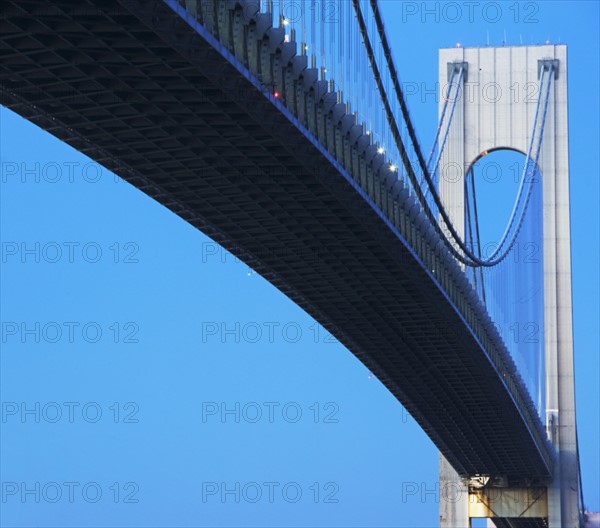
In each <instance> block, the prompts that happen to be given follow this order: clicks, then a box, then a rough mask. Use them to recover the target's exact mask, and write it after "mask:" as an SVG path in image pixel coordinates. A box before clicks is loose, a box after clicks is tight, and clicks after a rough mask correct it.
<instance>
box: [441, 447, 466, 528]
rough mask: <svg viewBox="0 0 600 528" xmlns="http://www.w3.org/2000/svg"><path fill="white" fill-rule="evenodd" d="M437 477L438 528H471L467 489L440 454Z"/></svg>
mask: <svg viewBox="0 0 600 528" xmlns="http://www.w3.org/2000/svg"><path fill="white" fill-rule="evenodd" d="M439 476H440V482H439V485H440V486H439V489H440V491H439V493H440V496H439V501H440V503H439V504H440V528H471V519H470V518H469V488H468V486H466V485H465V483H464V482H463V479H461V477H460V476H459V475H458V473H457V472H456V471H454V468H453V467H452V466H451V465H450V464H449V463H448V461H447V460H446V459H445V458H444V455H442V454H441V453H440V454H439Z"/></svg>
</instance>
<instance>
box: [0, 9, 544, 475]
mask: <svg viewBox="0 0 600 528" xmlns="http://www.w3.org/2000/svg"><path fill="white" fill-rule="evenodd" d="M123 4H127V6H128V8H126V7H124V6H123V5H121V3H119V2H116V1H112V0H102V1H97V2H94V1H91V0H88V1H87V2H84V1H82V2H77V3H73V2H66V1H58V2H48V3H40V2H38V1H22V0H20V1H18V2H3V8H4V17H3V18H2V20H0V24H1V27H2V30H1V32H2V41H1V45H0V46H1V47H0V53H1V56H2V61H1V66H0V81H1V85H2V92H1V102H2V104H3V105H5V106H6V107H8V108H10V109H12V110H13V111H15V112H17V113H18V114H20V115H22V116H24V117H25V118H27V119H29V120H30V121H32V122H33V123H35V124H36V125H38V126H40V127H41V128H42V129H44V130H47V131H48V132H50V133H51V134H53V135H55V136H56V137H58V138H60V139H61V140H63V141H65V142H66V143H68V144H70V145H71V146H73V147H74V148H76V149H77V150H79V151H81V152H83V153H84V154H86V155H87V156H89V157H90V158H92V159H93V160H95V161H97V162H99V163H101V164H102V165H104V166H105V167H107V168H108V169H109V170H111V171H114V172H115V173H116V174H118V175H119V176H121V177H122V178H124V179H125V180H127V181H129V182H130V183H131V184H133V185H135V186H136V187H137V188H138V189H140V190H142V191H143V192H145V193H146V194H148V195H149V196H151V197H152V198H154V199H156V200H157V201H159V202H160V203H162V204H163V205H165V206H166V207H168V208H169V209H171V210H172V211H173V212H175V213H176V214H178V215H179V216H181V217H182V218H183V219H185V220H187V221H188V222H190V223H191V224H192V225H194V226H196V227H197V228H198V229H200V230H201V231H202V232H204V233H206V234H207V235H208V236H210V237H211V238H212V239H214V240H215V241H217V242H219V243H220V244H222V245H223V246H224V247H225V248H227V249H228V250H229V251H231V252H232V253H234V254H235V255H237V256H239V257H240V258H241V259H243V260H244V261H245V262H247V263H248V264H249V265H250V266H251V267H252V268H253V269H255V270H256V271H257V272H259V273H260V274H261V275H262V276H264V277H265V278H266V279H267V280H269V281H270V282H271V283H272V284H273V285H275V286H276V287H277V288H279V289H280V290H281V291H282V292H283V293H285V294H286V295H287V296H289V297H290V298H291V299H292V300H294V301H295V302H296V303H297V304H298V305H300V306H301V307H302V308H303V309H305V310H306V311H307V312H308V313H309V314H311V315H312V316H313V317H315V318H316V319H317V320H318V321H319V322H321V323H322V324H323V325H324V327H326V328H327V329H328V330H329V331H330V332H331V333H332V334H333V335H335V336H336V337H337V338H338V339H339V340H340V341H341V342H342V343H343V344H344V345H345V346H346V347H347V348H348V349H349V350H350V351H352V353H354V354H355V355H356V356H357V357H358V358H359V359H360V360H361V361H362V362H363V363H364V364H365V365H366V366H367V367H368V368H369V369H370V370H371V371H372V372H373V373H374V374H376V375H377V377H378V378H379V379H380V380H381V381H382V382H383V383H384V384H385V385H386V386H387V387H388V389H389V390H390V391H391V392H392V393H393V394H394V395H395V396H396V397H397V398H398V400H400V401H401V402H402V403H403V404H404V405H405V406H406V408H407V409H408V410H409V412H410V413H411V414H412V415H413V416H414V417H415V419H416V420H417V421H418V423H419V424H420V425H421V426H422V427H423V429H424V430H425V431H426V433H427V434H428V435H429V436H430V438H431V439H432V440H433V441H434V443H435V444H436V446H437V447H438V448H439V449H440V451H441V452H442V453H443V454H444V456H445V457H446V458H447V460H448V461H449V462H450V463H451V464H452V466H453V467H454V468H455V469H456V470H457V471H458V473H459V474H460V475H463V476H472V475H492V476H503V477H507V478H508V479H509V481H510V480H519V481H523V480H524V479H525V480H531V481H543V480H544V479H546V478H547V477H548V475H549V472H548V467H547V465H546V464H545V462H544V459H543V457H542V455H541V453H540V446H539V445H537V444H536V442H534V440H533V439H532V436H531V433H530V431H529V429H528V427H527V424H526V422H525V421H524V419H523V417H522V416H521V414H520V413H519V411H518V409H517V407H516V405H515V404H514V402H513V400H512V399H511V396H510V394H509V392H508V391H507V389H506V386H505V385H504V384H503V382H502V379H501V376H500V375H499V374H498V372H497V371H496V370H495V368H494V366H493V365H492V363H491V361H490V360H489V358H488V357H487V356H486V354H485V353H484V351H483V350H482V349H481V347H480V345H479V344H478V342H477V341H476V340H475V338H474V337H473V334H472V333H471V332H470V331H469V330H468V328H467V327H466V325H465V323H464V321H463V320H462V319H461V318H460V316H459V315H458V313H457V311H456V309H455V308H454V307H453V306H452V305H451V303H449V301H448V299H447V297H446V296H445V295H444V293H443V292H442V291H441V290H440V288H439V287H438V286H437V284H436V283H435V281H434V280H433V279H432V276H431V275H430V274H429V272H428V271H426V270H425V269H424V267H423V266H422V265H421V264H420V262H419V261H418V260H417V259H416V258H415V256H414V254H413V253H412V252H411V251H410V250H409V249H408V247H407V245H406V244H405V243H404V242H403V241H402V240H401V239H400V238H398V236H397V235H396V234H394V233H393V231H392V230H391V229H390V228H389V227H388V225H387V224H386V223H385V222H384V221H383V219H382V217H381V216H380V215H379V214H378V213H377V212H376V211H375V209H374V208H373V207H372V206H371V205H370V204H369V203H368V202H367V201H366V200H365V199H364V197H363V196H361V194H360V193H359V192H358V191H357V189H356V187H355V186H354V185H352V183H351V182H350V181H348V179H346V178H345V177H344V176H343V175H342V174H341V173H340V172H339V171H338V170H337V169H336V167H335V166H334V165H332V163H331V161H330V160H329V159H327V157H326V156H325V155H324V154H323V152H322V151H321V150H319V149H318V148H317V147H316V146H315V145H314V144H313V143H312V142H311V140H310V139H309V138H308V137H307V136H306V135H305V133H303V132H302V131H301V130H300V129H299V128H298V127H297V126H296V125H295V124H294V123H293V122H292V121H291V120H290V119H289V118H288V117H286V114H285V113H283V112H281V111H280V109H278V108H277V106H276V105H274V104H273V103H272V102H270V100H269V99H267V98H266V97H265V96H264V94H262V93H260V91H258V90H257V89H256V88H255V87H254V86H253V85H252V84H251V83H250V82H249V81H248V80H247V79H246V78H245V77H244V76H243V75H241V74H240V72H239V71H238V70H237V69H236V68H234V67H233V66H232V64H231V63H230V62H229V60H227V59H225V58H224V56H223V55H222V54H221V53H220V52H219V51H218V50H216V49H215V48H214V47H213V46H211V45H210V44H209V43H208V42H207V41H206V40H204V39H203V38H201V37H200V36H199V35H198V34H197V33H196V32H195V31H194V30H192V28H191V27H190V26H189V25H187V24H186V23H185V22H184V21H183V20H181V19H180V18H179V17H178V16H176V15H174V14H173V12H172V11H171V10H170V9H169V8H168V7H167V6H166V5H165V4H164V3H163V2H123ZM399 447H400V446H399Z"/></svg>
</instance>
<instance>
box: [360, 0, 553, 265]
mask: <svg viewBox="0 0 600 528" xmlns="http://www.w3.org/2000/svg"><path fill="white" fill-rule="evenodd" d="M352 1H353V5H354V10H355V12H356V15H357V19H358V20H359V25H360V26H361V33H362V36H363V40H364V43H365V46H366V47H367V51H368V53H369V61H370V63H371V68H372V69H373V73H374V74H375V76H376V81H377V80H378V78H379V69H378V67H377V64H376V62H375V59H374V56H373V54H372V49H373V48H372V45H371V43H370V38H369V36H368V33H367V32H366V28H365V23H364V18H363V16H362V10H361V7H360V4H359V2H358V0H352ZM370 4H371V9H372V11H373V16H374V19H375V23H376V26H377V30H378V33H379V38H380V40H381V45H382V47H383V50H384V55H385V58H386V61H387V66H388V69H389V71H390V74H391V77H392V81H393V85H394V90H395V91H396V96H397V98H398V101H399V103H400V108H401V110H402V116H403V118H404V120H405V122H406V126H407V130H408V133H409V137H410V139H411V142H412V146H413V149H414V151H415V153H416V155H417V158H418V160H419V165H420V167H421V170H422V172H423V176H424V178H425V181H426V183H427V187H428V189H429V191H430V192H431V195H432V197H433V199H434V202H435V204H436V206H437V208H438V210H439V213H440V216H441V217H442V220H443V222H444V224H445V226H446V228H447V229H448V231H449V232H450V234H451V235H452V238H453V240H454V243H453V242H452V241H451V240H449V239H448V237H447V236H446V235H445V234H444V233H443V231H442V230H441V228H440V227H439V225H438V223H437V222H436V221H435V219H433V213H432V212H431V208H430V207H429V204H428V203H427V202H426V201H425V199H424V198H425V197H424V195H423V193H422V191H421V189H420V187H419V184H418V182H417V181H416V176H415V174H414V171H413V169H412V166H410V162H408V156H407V155H406V150H405V147H404V144H402V142H401V140H400V143H398V140H399V138H398V137H397V134H396V133H394V136H395V137H394V140H395V141H396V143H397V146H398V149H399V150H400V152H401V156H402V161H403V163H404V165H405V168H406V171H407V174H408V177H409V179H410V181H411V184H412V185H413V188H414V190H415V194H416V196H417V198H418V200H419V203H420V204H421V207H422V208H423V211H424V213H425V215H426V216H427V218H428V219H429V220H430V222H431V223H432V225H433V226H434V228H435V230H436V232H437V233H438V234H439V235H440V237H441V238H442V240H443V241H444V243H445V244H446V246H447V247H448V249H449V250H450V252H451V254H452V255H453V256H454V257H455V258H456V259H457V260H458V261H459V262H461V263H463V264H465V265H467V266H471V267H480V266H483V267H492V266H495V265H497V264H499V263H500V262H502V261H503V260H504V259H505V258H506V256H507V255H508V253H509V252H510V249H512V246H513V245H514V242H515V240H516V236H517V235H518V232H519V229H520V225H521V223H522V220H523V216H524V215H523V214H522V215H521V218H520V220H519V222H518V225H519V228H518V229H517V231H516V232H515V236H514V237H513V239H512V240H511V243H510V247H509V249H508V250H506V251H505V252H504V253H503V254H502V255H501V256H500V257H498V258H496V259H494V260H491V259H486V260H482V259H480V258H478V257H477V256H476V255H475V254H474V253H473V252H471V251H470V250H469V248H468V247H467V245H466V244H465V243H464V241H463V240H462V237H461V236H460V235H459V234H458V232H457V231H456V228H455V227H454V225H453V223H452V221H451V220H450V218H449V216H448V213H447V211H446V209H445V208H444V206H443V204H442V202H441V200H440V198H439V195H438V194H437V191H436V190H435V185H434V183H433V181H432V179H431V176H430V174H429V171H428V170H427V167H426V166H425V160H424V158H423V155H422V152H421V148H420V145H419V143H418V141H417V138H416V135H415V132H414V127H413V125H412V122H411V120H410V115H409V113H408V108H407V106H406V102H405V100H404V95H403V92H402V89H401V87H400V85H399V82H398V75H397V73H396V69H395V66H394V64H393V60H392V57H391V50H390V47H389V44H388V42H387V36H386V34H385V29H384V26H383V21H382V19H381V15H380V13H379V6H378V4H377V0H370ZM369 50H370V51H369ZM551 68H552V67H551V66H550V70H551ZM550 79H551V77H550ZM550 82H551V81H550ZM377 84H378V88H379V92H380V96H381V98H382V101H383V102H384V106H385V107H386V113H387V114H388V115H387V119H388V123H389V124H390V126H391V127H392V128H393V129H394V128H395V129H396V132H397V125H396V123H395V119H394V117H393V115H390V113H388V112H389V111H390V110H389V102H388V99H387V94H386V93H385V89H384V87H383V85H382V84H381V83H380V82H379V81H378V82H377ZM548 92H549V85H548ZM546 108H547V98H546ZM534 126H535V123H534ZM542 133H543V129H542ZM540 137H541V136H540ZM540 141H541V139H540ZM405 158H406V161H405ZM407 162H408V165H407ZM530 189H531V188H530ZM529 194H530V192H529V193H528V195H529ZM513 221H514V220H513ZM454 244H456V245H457V246H458V247H459V249H460V250H461V251H462V253H463V254H464V255H463V254H461V253H459V252H458V251H457V249H456V248H455V247H454Z"/></svg>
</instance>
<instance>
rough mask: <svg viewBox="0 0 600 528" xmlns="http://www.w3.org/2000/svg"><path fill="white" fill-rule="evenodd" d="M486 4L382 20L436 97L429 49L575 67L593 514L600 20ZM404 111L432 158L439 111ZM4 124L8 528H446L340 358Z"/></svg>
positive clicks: (422, 461) (375, 385) (292, 319)
mask: <svg viewBox="0 0 600 528" xmlns="http://www.w3.org/2000/svg"><path fill="white" fill-rule="evenodd" d="M449 4H458V5H459V6H460V7H461V8H462V11H461V15H460V16H458V12H457V11H454V12H451V11H450V9H451V7H452V6H449ZM488 4H494V3H493V2H491V3H490V2H484V3H481V5H480V7H481V9H479V6H478V7H475V8H474V9H475V11H474V12H473V13H471V14H469V12H468V8H467V4H463V3H461V2H458V3H452V2H451V3H430V4H428V6H427V7H428V8H430V11H428V13H429V14H427V13H426V12H425V11H422V9H423V4H422V3H421V2H408V3H406V4H405V7H404V8H402V7H401V4H400V3H399V2H391V1H390V2H384V3H383V7H382V9H383V11H384V15H385V20H386V27H387V30H388V35H389V38H390V41H391V44H392V47H393V49H394V54H395V57H396V63H397V68H398V70H399V71H400V74H401V77H402V81H403V82H405V83H406V82H418V83H425V85H426V86H430V87H431V88H432V89H433V86H434V84H435V82H436V77H437V61H438V57H437V53H438V52H437V50H438V48H440V47H448V46H453V45H455V43H456V42H460V43H461V44H462V45H463V46H477V45H485V44H486V43H487V42H488V39H489V43H490V44H491V45H501V44H502V41H503V39H506V43H507V44H511V45H514V44H520V43H521V42H523V43H524V44H541V43H543V42H545V41H546V40H550V41H551V42H552V43H556V42H559V41H560V42H563V43H567V44H568V46H569V98H570V102H569V111H570V173H571V208H572V212H571V214H572V245H573V247H572V262H573V298H574V328H575V352H576V358H575V360H576V386H577V412H578V423H579V441H580V448H581V460H582V466H583V478H584V482H583V484H584V491H585V498H586V502H587V504H588V507H589V508H590V509H591V510H595V511H598V510H600V497H599V496H600V487H599V482H598V475H599V474H600V462H599V454H598V451H599V450H598V438H599V436H600V431H599V424H598V416H599V414H600V409H599V399H600V396H599V392H598V390H599V389H598V377H599V370H600V366H599V363H598V350H599V349H600V347H599V338H598V313H599V309H598V299H599V297H600V294H599V283H598V263H599V258H598V240H599V231H598V225H599V221H598V196H599V189H598V167H599V163H598V145H599V143H600V141H599V139H600V138H599V130H598V114H599V111H598V110H599V108H598V104H599V103H598V101H599V99H600V98H599V94H598V85H599V82H598V80H599V79H598V71H599V68H598V66H599V56H598V53H599V52H598V50H599V49H600V46H599V42H598V25H599V11H598V3H597V2H569V3H568V4H564V3H560V2H539V3H538V2H523V3H520V4H513V3H501V4H497V5H498V6H500V8H501V9H500V12H499V13H500V18H498V14H497V12H493V11H484V9H490V10H491V9H494V6H492V7H489V6H488ZM406 5H408V6H409V8H408V9H409V10H408V11H407V7H406ZM516 6H518V9H517V7H516ZM414 9H416V10H417V11H416V12H415V13H413V10H414ZM403 10H404V11H403ZM567 15H568V16H567ZM496 19H497V20H496ZM452 20H454V22H452ZM505 35H506V36H505ZM407 49H409V50H411V52H410V53H403V50H407ZM409 105H410V108H411V113H412V115H413V117H414V121H415V124H416V127H417V130H418V134H419V137H420V138H421V141H422V143H423V145H426V146H427V145H430V144H431V142H432V140H433V134H434V132H435V126H436V119H437V103H436V101H435V98H434V97H433V96H431V95H430V96H426V95H425V96H424V97H422V94H419V95H415V96H414V97H413V98H412V99H409ZM0 118H1V119H0V134H1V136H0V156H1V161H2V182H1V187H0V190H1V206H2V208H1V221H2V225H1V229H2V231H1V238H2V277H1V287H2V302H1V309H2V315H1V321H2V325H3V326H2V332H3V333H2V354H1V367H2V372H1V382H2V389H1V391H2V393H1V396H2V398H1V399H2V422H1V423H0V425H1V427H2V432H1V440H2V447H1V456H2V467H1V473H2V474H1V480H2V482H3V488H2V491H3V493H4V495H3V497H2V500H3V504H2V513H1V519H0V520H1V523H2V525H3V526H103V527H104V526H106V527H108V526H127V527H134V526H156V527H158V526H161V527H174V526H182V527H183V526H185V527H188V526H189V527H191V526H198V527H208V526H222V527H233V526H244V527H246V526H248V527H250V526H290V527H291V526H295V527H299V526H328V527H329V526H340V527H341V526H343V527H375V526H378V527H379V526H381V527H384V526H385V527H392V526H393V527H407V528H408V527H410V528H413V527H426V528H429V527H433V526H436V525H437V519H438V505H437V502H436V501H437V497H436V492H435V490H436V481H437V451H436V449H435V447H434V446H433V444H432V443H431V441H430V440H429V439H428V438H427V437H426V435H425V434H424V433H423V432H422V431H421V430H420V428H419V427H418V426H417V425H416V424H415V422H414V420H413V419H412V418H411V417H410V416H409V415H408V414H407V413H406V412H405V411H404V410H403V409H402V407H401V405H400V404H399V403H398V402H397V401H396V400H395V399H394V398H393V397H392V396H391V395H390V394H389V392H388V391H387V390H386V389H385V388H384V387H383V386H382V385H381V383H379V382H378V381H377V380H376V379H374V378H373V377H372V376H371V375H370V373H369V371H368V370H367V369H366V368H365V367H364V366H363V365H362V364H361V363H360V362H359V361H358V360H357V359H355V358H354V356H353V355H352V354H351V353H350V352H348V351H347V350H346V349H345V348H344V347H342V346H341V345H339V344H338V343H337V342H335V339H333V338H331V337H330V336H328V334H327V333H326V332H325V331H324V330H323V329H322V328H321V327H319V325H318V324H317V323H316V322H315V321H314V320H312V319H311V318H310V317H309V316H307V315H306V314H305V313H304V312H303V311H302V310H300V309H299V308H298V307H297V306H295V305H294V304H293V303H292V302H291V301H290V300H289V299H287V298H286V297H285V296H284V295H282V294H281V293H280V292H278V291H277V290H276V289H275V288H273V287H272V286H271V285H270V284H269V283H268V282H266V281H265V280H264V279H263V278H262V277H260V276H259V275H256V274H254V273H253V272H252V271H251V270H249V269H248V268H247V266H245V265H244V264H243V263H241V262H238V261H236V260H235V259H234V258H233V257H232V256H231V255H229V254H227V253H226V252H225V251H224V250H222V249H221V248H219V246H217V245H216V244H215V243H213V242H212V241H211V240H210V239H209V238H207V237H206V236H204V235H203V234H202V233H200V232H198V231H197V230H195V229H193V228H192V227H190V226H189V225H188V224H186V223H185V222H184V221H183V220H181V219H179V218H178V217H176V216H175V215H174V214H172V213H171V212H169V211H168V210H166V209H165V208H163V207H162V206H160V205H159V204H157V203H156V202H154V201H152V200H151V199H150V198H148V197H147V196H145V195H144V194H143V193H141V192H140V191H138V190H137V189H135V188H134V187H132V186H130V185H129V184H127V183H125V182H123V181H120V180H119V179H118V178H115V177H114V175H112V174H111V173H109V172H108V171H106V170H105V169H103V168H101V167H98V166H97V165H95V164H93V163H91V162H90V160H89V159H87V158H85V156H83V155H81V154H79V153H78V152H76V151H74V150H73V149H72V148H70V147H68V146H66V145H65V144H63V143H61V142H60V141H58V140H57V139H55V138H53V137H52V136H50V135H49V134H47V133H45V132H43V131H42V130H40V129H38V128H37V127H35V126H33V125H32V124H30V123H28V122H26V121H25V120H23V119H21V118H20V117H18V116H17V115H15V114H13V113H12V112H10V111H8V110H6V109H5V108H2V109H1V110H0ZM65 483H66V484H65Z"/></svg>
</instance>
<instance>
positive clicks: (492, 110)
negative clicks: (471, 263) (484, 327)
mask: <svg viewBox="0 0 600 528" xmlns="http://www.w3.org/2000/svg"><path fill="white" fill-rule="evenodd" d="M549 62H551V63H552V67H553V75H554V79H553V82H552V84H551V86H550V95H549V99H548V101H549V102H548V110H547V117H546V124H545V129H544V136H543V141H542V149H541V155H540V158H539V168H540V172H541V177H542V196H543V198H542V201H543V220H542V219H540V221H542V230H543V246H544V247H543V259H544V263H543V266H544V336H545V337H544V347H545V365H546V373H545V380H546V417H545V420H546V429H547V432H548V436H549V438H550V440H551V442H552V444H553V446H554V448H555V452H556V463H555V468H554V475H553V477H552V479H551V481H550V482H548V483H547V488H546V490H545V491H546V492H545V497H544V499H545V500H543V501H541V502H540V501H538V502H540V503H539V504H536V506H535V508H530V509H529V510H528V511H526V512H524V510H525V509H526V508H528V507H529V504H525V505H524V506H523V503H521V504H519V503H518V501H511V500H498V501H496V502H495V503H494V504H495V507H494V508H489V509H487V508H483V509H482V508H481V504H479V505H477V502H478V501H477V499H476V498H475V495H474V494H473V489H472V488H471V487H470V486H469V484H470V482H469V479H461V478H460V477H459V476H458V475H457V474H456V472H454V470H453V469H452V467H451V466H450V465H449V464H448V463H447V461H446V460H445V459H444V457H443V456H442V455H441V454H440V489H444V488H445V486H448V485H452V486H454V487H455V489H456V487H458V488H459V489H460V490H461V492H462V493H461V494H459V495H456V494H455V495H454V497H459V498H458V500H452V501H450V500H444V498H443V497H442V496H441V497H440V525H441V526H442V528H464V527H468V526H471V518H473V517H496V522H495V524H496V525H497V526H525V525H526V524H520V523H522V522H523V521H525V519H521V521H516V520H512V521H511V520H510V519H509V518H511V517H517V516H519V515H521V514H523V516H524V517H525V516H530V517H536V516H539V515H541V514H542V513H543V512H546V515H543V517H546V518H547V522H548V526H549V527H550V528H576V527H578V526H579V511H578V510H579V508H578V488H579V483H578V463H577V438H576V430H575V389H574V368H573V331H572V301H571V238H570V217H569V159H568V122H567V48H566V46H565V45H543V46H515V47H512V46H507V47H498V48H495V47H485V48H458V47H457V48H449V49H442V50H440V54H439V85H440V94H441V97H440V104H439V108H440V115H441V112H442V107H443V102H444V97H445V87H446V86H447V85H448V81H449V78H450V75H451V72H452V70H455V71H456V68H457V67H459V65H460V66H462V67H463V73H464V75H463V76H462V77H461V78H460V82H461V83H462V96H461V97H460V98H459V99H457V103H456V107H455V112H454V117H453V121H452V125H451V127H450V129H449V134H448V139H447V143H446V147H445V149H444V151H443V155H442V158H441V162H440V172H439V182H440V183H439V192H440V196H441V199H442V201H443V203H444V204H445V207H446V208H447V211H448V213H449V216H450V218H451V220H452V222H453V223H454V226H455V227H456V228H457V230H458V232H459V234H460V235H461V237H463V240H464V234H465V233H464V218H465V199H464V198H465V197H464V177H465V174H466V171H467V170H468V168H469V167H470V166H471V164H472V163H473V162H474V161H475V160H477V159H478V158H479V157H480V155H481V154H482V153H484V152H486V151H491V150H493V149H498V148H506V149H512V150H516V151H519V152H522V153H526V152H527V150H528V144H529V140H530V135H531V133H532V124H533V121H534V113H535V107H536V102H537V97H531V94H532V93H535V95H536V96H537V92H536V90H541V87H540V86H539V73H540V68H543V67H544V65H548V63H549ZM454 82H456V76H455V77H454ZM471 483H472V481H471ZM512 491H514V490H512ZM521 491H524V490H523V489H521ZM504 492H508V490H502V489H500V490H496V497H500V499H502V496H503V493H504ZM512 496H515V495H512ZM521 496H522V497H523V496H527V497H529V502H531V495H530V494H528V493H527V492H526V488H525V493H524V494H523V493H522V494H521ZM506 497H508V493H507V494H506ZM525 502H527V500H526V501H525ZM536 508H537V512H535V513H534V512H533V510H534V509H536ZM482 510H483V513H482ZM492 510H493V512H492ZM499 517H501V518H502V519H503V520H500V519H499ZM488 523H490V525H491V521H488ZM527 526H529V525H528V524H527Z"/></svg>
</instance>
